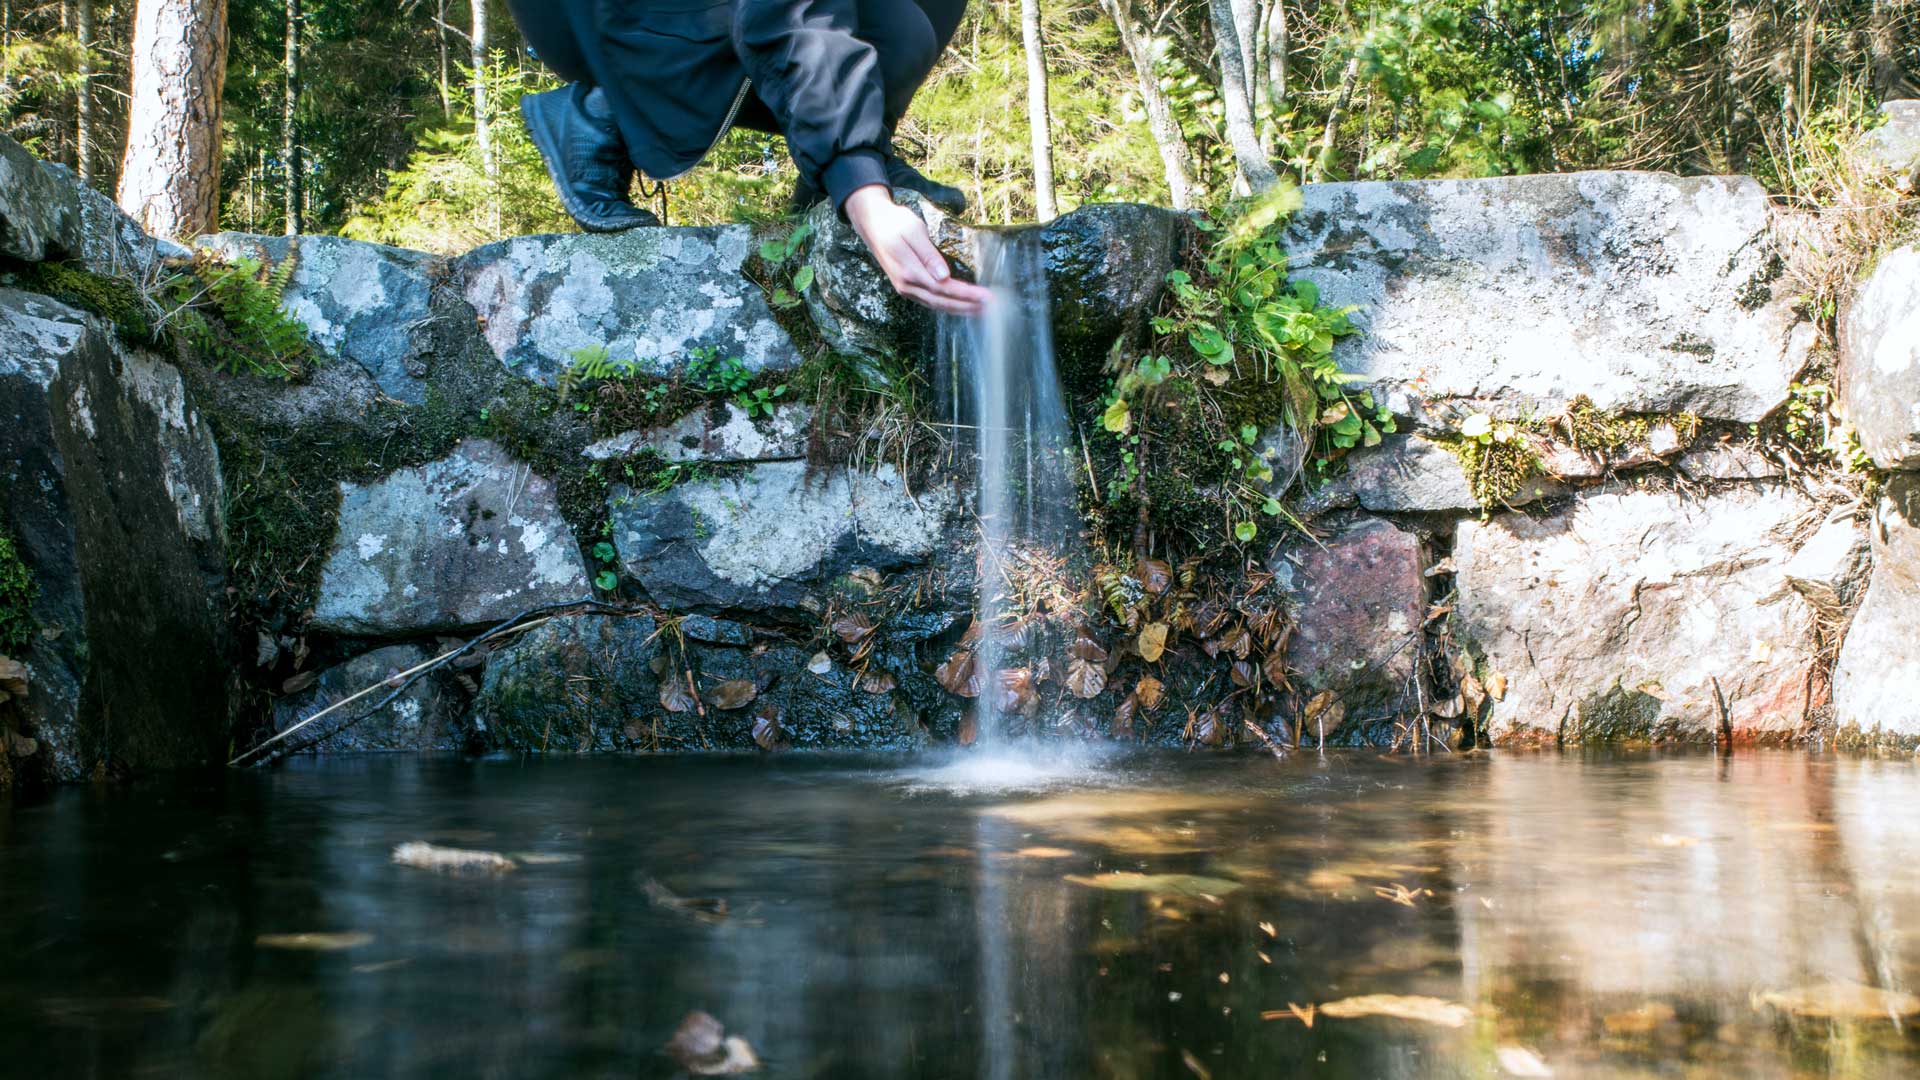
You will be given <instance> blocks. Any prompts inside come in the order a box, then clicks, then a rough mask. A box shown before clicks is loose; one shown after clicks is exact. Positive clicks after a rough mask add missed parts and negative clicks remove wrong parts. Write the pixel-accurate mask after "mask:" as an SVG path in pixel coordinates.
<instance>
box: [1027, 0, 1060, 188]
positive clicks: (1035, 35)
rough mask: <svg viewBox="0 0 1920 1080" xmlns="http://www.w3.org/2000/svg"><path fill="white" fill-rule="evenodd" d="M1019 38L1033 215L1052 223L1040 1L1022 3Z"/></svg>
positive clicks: (1050, 127) (1050, 139)
mask: <svg viewBox="0 0 1920 1080" xmlns="http://www.w3.org/2000/svg"><path fill="white" fill-rule="evenodd" d="M1020 38H1021V40H1022V41H1023V42H1025V44H1026V49H1027V127H1028V129H1029V130H1030V132H1031V133H1032V136H1033V212H1034V216H1035V217H1036V218H1037V219H1038V220H1040V221H1051V220H1053V217H1054V215H1055V214H1056V213H1057V212H1058V207H1057V206H1056V205H1055V204H1054V201H1053V125H1052V122H1051V121H1050V120H1049V119H1048V117H1047V55H1046V47H1045V45H1044V44H1043V43H1042V42H1041V40H1040V0H1020Z"/></svg>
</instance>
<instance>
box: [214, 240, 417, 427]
mask: <svg viewBox="0 0 1920 1080" xmlns="http://www.w3.org/2000/svg"><path fill="white" fill-rule="evenodd" d="M199 245H200V246H201V247H203V248H206V249H208V250H211V251H212V252H214V253H215V254H217V255H219V256H220V257H222V258H226V259H232V258H236V257H242V256H244V257H247V258H252V259H258V260H259V261H261V262H262V263H264V264H266V265H268V266H278V265H280V264H281V263H282V262H283V261H285V260H286V259H289V258H291V259H293V260H294V269H293V277H292V279H291V280H289V281H288V283H287V288H286V291H285V292H284V293H282V294H281V298H280V301H281V307H282V309H284V310H285V311H286V312H287V314H289V315H291V316H293V317H294V318H296V319H299V320H300V321H301V322H302V323H303V324H305V325H306V328H307V333H308V335H309V336H310V337H311V338H312V340H313V342H314V343H315V344H316V345H319V346H320V347H321V348H323V349H325V350H326V351H327V352H328V353H329V354H331V355H333V356H337V357H340V358H341V359H344V360H350V361H352V362H353V363H356V364H358V365H360V367H362V368H364V369H365V370H366V372H367V374H369V375H371V376H373V379H374V381H375V382H376V383H378V384H379V386H380V390H381V392H382V393H384V394H386V395H387V396H388V397H391V398H394V399H395V400H398V401H404V402H406V403H407V404H409V405H418V404H420V403H422V402H423V401H425V400H426V388H427V383H426V376H427V359H428V354H429V353H430V351H431V341H430V334H429V329H430V326H431V324H432V322H433V319H434V317H435V316H434V314H433V312H432V311H431V309H430V307H429V304H430V301H431V298H432V294H433V283H434V280H435V278H436V277H438V276H440V275H442V274H444V273H445V266H444V264H443V263H442V262H441V260H439V259H436V258H434V257H433V256H431V255H425V254H422V253H420V252H418V251H407V250H405V249H403V248H396V247H388V246H386V245H384V244H369V243H364V242H362V241H359V240H348V239H346V238H345V237H340V236H298V237H292V236H254V235H251V234H247V233H218V234H215V235H213V236H205V237H201V238H200V241H199Z"/></svg>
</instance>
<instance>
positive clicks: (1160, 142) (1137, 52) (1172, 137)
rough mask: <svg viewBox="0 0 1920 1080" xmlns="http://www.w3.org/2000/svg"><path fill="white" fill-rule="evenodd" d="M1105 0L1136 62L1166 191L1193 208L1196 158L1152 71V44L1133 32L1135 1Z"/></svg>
mask: <svg viewBox="0 0 1920 1080" xmlns="http://www.w3.org/2000/svg"><path fill="white" fill-rule="evenodd" d="M1102 2H1103V3H1104V4H1105V5H1106V9H1107V14H1108V15H1109V16H1111V17H1112V18H1113V21H1114V24H1115V25H1116V26H1118V27H1119V28H1120V45H1121V47H1122V48H1124V49H1126V50H1127V58H1128V59H1130V60H1132V61H1133V74H1134V79H1135V82H1136V83H1137V84H1138V86H1139V88H1140V100H1141V103H1142V104H1144V105H1145V106H1146V108H1147V128H1148V129H1149V130H1150V131H1152V132H1153V142H1154V145H1155V146H1156V147H1158V148H1159V150H1160V164H1161V165H1162V166H1164V167H1165V168H1166V172H1167V194H1168V196H1169V197H1170V198H1171V201H1172V203H1173V207H1174V209H1176V210H1186V209H1190V208H1191V207H1192V206H1193V179H1192V173H1191V170H1192V166H1193V158H1192V156H1191V155H1190V154H1189V153H1188V151H1187V140H1186V138H1185V136H1183V135H1182V134H1181V133H1180V122H1179V121H1178V120H1176V119H1174V116H1173V106H1172V105H1170V104H1168V102H1167V94H1166V91H1164V90H1162V89H1161V88H1160V80H1159V79H1158V78H1157V77H1156V76H1155V75H1154V73H1153V43H1152V42H1151V41H1149V40H1146V39H1144V38H1142V37H1141V36H1140V35H1139V34H1136V33H1134V30H1133V0H1102Z"/></svg>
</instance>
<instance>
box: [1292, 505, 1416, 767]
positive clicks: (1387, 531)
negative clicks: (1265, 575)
mask: <svg viewBox="0 0 1920 1080" xmlns="http://www.w3.org/2000/svg"><path fill="white" fill-rule="evenodd" d="M1426 569H1427V553H1426V545H1425V544H1423V543H1422V542H1421V540H1420V537H1419V536H1418V535H1417V534H1415V533H1412V532H1409V531H1407V530H1404V529H1401V528H1399V527H1398V526H1396V525H1394V524H1393V523H1392V522H1388V521H1383V520H1379V519H1362V520H1360V521H1358V522H1355V523H1353V524H1351V525H1349V526H1347V527H1346V528H1344V529H1342V530H1340V531H1339V532H1337V533H1335V534H1334V535H1332V536H1329V537H1327V538H1326V539H1325V540H1323V541H1319V542H1312V541H1308V542H1303V543H1294V544H1291V545H1289V546H1288V548H1286V549H1284V550H1283V551H1281V552H1279V553H1276V556H1275V558H1274V560H1273V571H1274V575H1275V577H1276V579H1277V580H1278V582H1279V584H1280V585H1281V586H1282V587H1283V588H1285V589H1286V590H1287V591H1288V593H1289V596H1290V598H1291V602H1292V605H1293V621H1294V634H1293V638H1292V640H1291V642H1290V643H1289V645H1288V648H1287V666H1288V668H1289V669H1290V670H1291V671H1292V672H1293V673H1294V674H1293V680H1294V686H1295V688H1296V689H1297V690H1299V691H1300V692H1301V694H1302V696H1303V697H1311V696H1312V695H1314V694H1317V693H1319V692H1321V691H1324V690H1332V691H1335V692H1337V693H1338V695H1339V697H1340V700H1341V703H1342V704H1343V705H1344V706H1345V708H1346V712H1347V715H1348V716H1349V717H1351V718H1354V719H1376V718H1379V717H1383V716H1390V715H1395V714H1399V713H1403V712H1414V711H1417V708H1418V705H1417V702H1418V693H1417V690H1416V689H1415V680H1416V678H1417V670H1418V665H1419V660H1420V656H1421V652H1422V643H1421V627H1422V626H1423V624H1424V623H1425V620H1426V611H1427V585H1426V576H1425V575H1426ZM1329 734H1331V732H1329Z"/></svg>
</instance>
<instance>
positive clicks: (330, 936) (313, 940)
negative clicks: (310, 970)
mask: <svg viewBox="0 0 1920 1080" xmlns="http://www.w3.org/2000/svg"><path fill="white" fill-rule="evenodd" d="M253 943H254V945H256V946H258V947H260V948H262V949H299V950H302V951H305V952H340V951H343V950H345V949H357V948H359V947H360V946H362V945H371V944H373V935H372V934H369V933H367V932H366V931H364V930H344V931H338V932H335V933H305V934H261V935H260V936H258V937H256V938H254V939H253Z"/></svg>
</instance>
